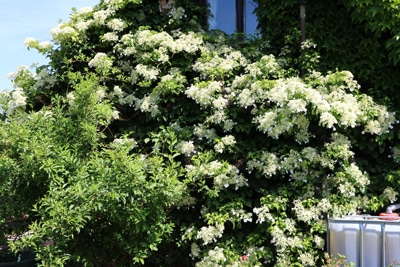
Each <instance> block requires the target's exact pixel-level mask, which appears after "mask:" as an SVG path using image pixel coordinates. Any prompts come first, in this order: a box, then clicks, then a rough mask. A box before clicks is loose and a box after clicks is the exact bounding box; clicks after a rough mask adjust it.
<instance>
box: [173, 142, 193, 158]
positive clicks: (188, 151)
mask: <svg viewBox="0 0 400 267" xmlns="http://www.w3.org/2000/svg"><path fill="white" fill-rule="evenodd" d="M177 149H178V150H179V152H180V153H182V154H183V155H185V156H190V155H192V154H194V153H195V152H196V147H195V145H194V144H193V141H181V142H180V143H179V144H178V145H177Z"/></svg>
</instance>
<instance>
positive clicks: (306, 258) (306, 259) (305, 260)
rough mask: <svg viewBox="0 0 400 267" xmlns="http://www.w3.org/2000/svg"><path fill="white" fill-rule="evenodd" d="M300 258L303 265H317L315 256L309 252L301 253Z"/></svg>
mask: <svg viewBox="0 0 400 267" xmlns="http://www.w3.org/2000/svg"><path fill="white" fill-rule="evenodd" d="M299 260H300V262H301V264H303V266H315V259H314V256H313V255H311V254H310V253H308V252H305V253H302V254H300V256H299Z"/></svg>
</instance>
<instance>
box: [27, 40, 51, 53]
mask: <svg viewBox="0 0 400 267" xmlns="http://www.w3.org/2000/svg"><path fill="white" fill-rule="evenodd" d="M24 44H25V45H26V46H27V47H28V48H29V49H31V48H34V49H36V50H37V51H39V52H40V53H42V54H45V53H47V52H49V51H50V50H52V49H53V44H52V43H51V42H49V41H42V42H39V41H38V40H36V39H35V38H32V37H28V38H26V39H25V41H24Z"/></svg>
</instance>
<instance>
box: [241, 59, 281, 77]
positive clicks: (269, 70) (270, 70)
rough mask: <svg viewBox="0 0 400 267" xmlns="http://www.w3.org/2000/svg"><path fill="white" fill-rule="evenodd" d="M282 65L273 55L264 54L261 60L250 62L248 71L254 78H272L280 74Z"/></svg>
mask: <svg viewBox="0 0 400 267" xmlns="http://www.w3.org/2000/svg"><path fill="white" fill-rule="evenodd" d="M280 70H281V67H280V66H279V64H278V62H277V61H276V60H275V57H274V56H273V55H264V56H263V57H262V58H261V59H260V61H258V62H255V63H252V64H249V65H248V66H247V67H246V72H247V73H249V74H250V75H251V76H253V77H254V78H255V77H257V78H270V77H274V76H276V75H278V73H279V71H280Z"/></svg>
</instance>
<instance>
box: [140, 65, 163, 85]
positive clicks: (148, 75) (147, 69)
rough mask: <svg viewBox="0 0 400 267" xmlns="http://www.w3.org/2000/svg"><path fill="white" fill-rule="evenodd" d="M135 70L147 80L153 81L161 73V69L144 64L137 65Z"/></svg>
mask: <svg viewBox="0 0 400 267" xmlns="http://www.w3.org/2000/svg"><path fill="white" fill-rule="evenodd" d="M135 71H136V74H138V75H139V76H141V77H143V78H144V79H145V80H147V81H152V80H155V79H157V76H158V74H159V73H160V70H159V69H157V68H155V67H152V66H148V65H143V64H138V65H136V67H135Z"/></svg>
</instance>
